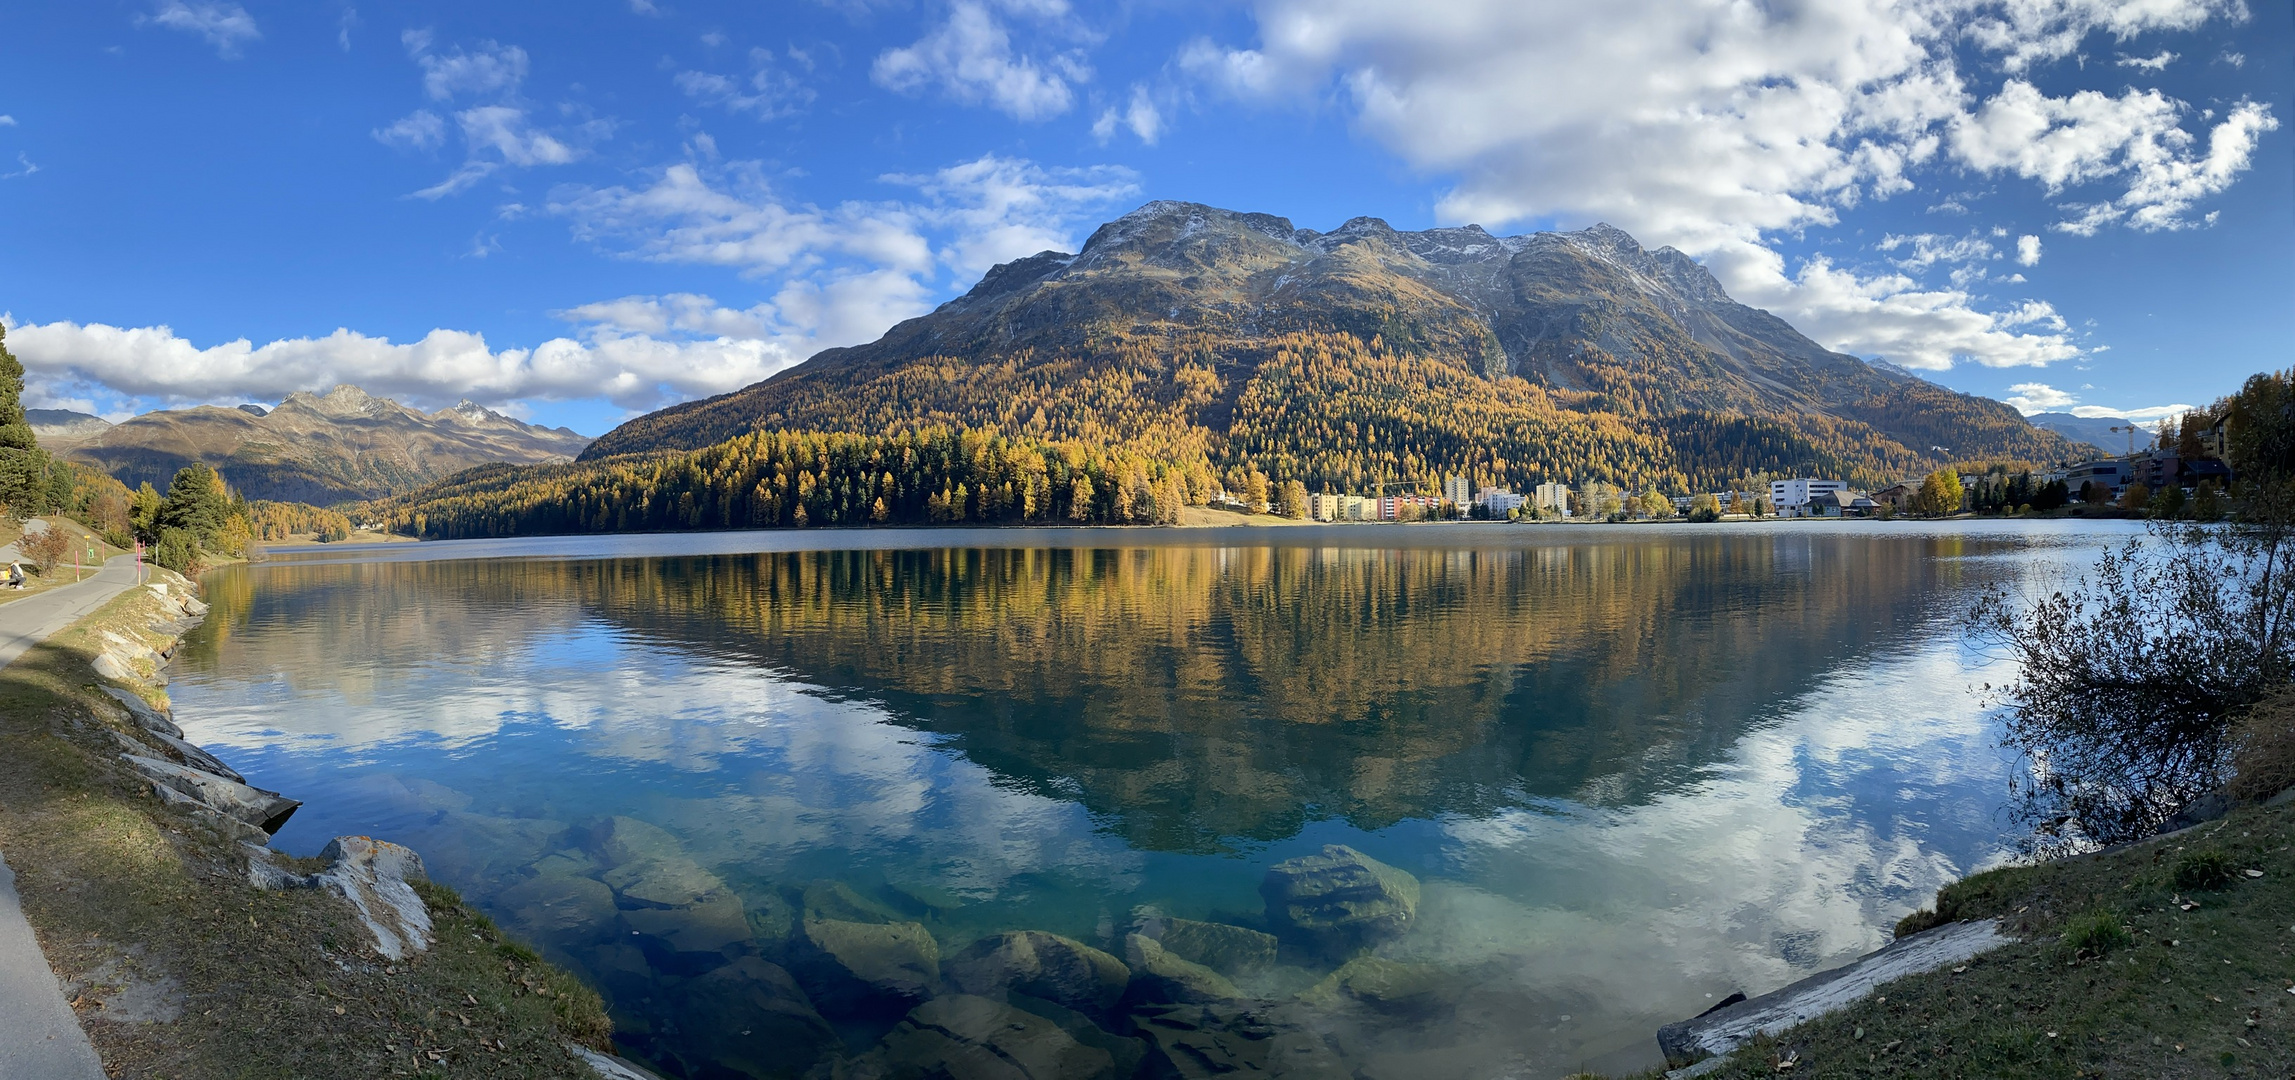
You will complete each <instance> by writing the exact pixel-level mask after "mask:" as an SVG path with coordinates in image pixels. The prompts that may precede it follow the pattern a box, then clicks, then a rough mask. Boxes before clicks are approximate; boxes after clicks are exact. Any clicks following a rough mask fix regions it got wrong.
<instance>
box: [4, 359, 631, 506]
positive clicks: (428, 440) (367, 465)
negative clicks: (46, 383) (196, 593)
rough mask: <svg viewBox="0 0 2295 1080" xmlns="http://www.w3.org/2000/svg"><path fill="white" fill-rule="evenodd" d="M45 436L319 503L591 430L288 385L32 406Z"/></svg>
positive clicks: (555, 443)
mask: <svg viewBox="0 0 2295 1080" xmlns="http://www.w3.org/2000/svg"><path fill="white" fill-rule="evenodd" d="M29 419H30V421H31V423H32V430H33V432H34V433H35V434H37V435H38V436H39V439H40V442H41V445H42V446H45V447H47V448H48V449H49V450H51V451H54V452H57V453H59V454H61V455H62V456H63V457H66V458H69V459H71V460H74V461H79V462H84V463H86V464H89V465H93V466H95V467H96V468H99V469H102V470H104V471H106V472H108V473H111V474H112V475H113V476H115V477H118V478H119V479H120V481H121V482H122V483H125V484H127V485H128V486H129V487H131V488H132V487H135V486H136V485H138V484H142V483H146V482H148V483H150V484H151V485H152V486H154V487H157V488H162V489H164V488H166V486H167V482H168V480H169V479H170V478H172V477H173V476H174V475H175V472H176V470H178V469H180V468H182V467H184V466H185V465H188V464H190V463H192V462H194V461H202V462H206V463H207V464H209V465H212V466H214V467H215V468H216V470H217V471H219V472H221V473H222V474H223V478H224V480H225V482H227V483H229V484H230V485H231V487H232V488H233V489H234V490H236V491H238V492H239V493H241V494H243V495H245V496H247V497H248V498H251V499H276V500H282V501H291V502H306V503H312V504H314V505H320V506H325V505H329V504H332V503H339V502H347V501H354V500H363V499H373V498H379V497H381V496H384V495H388V494H392V493H394V492H402V491H407V490H410V489H412V488H415V487H419V486H421V485H423V484H426V483H429V482H430V481H433V480H437V479H439V478H440V477H443V476H447V475H449V474H451V473H455V472H459V471H461V470H463V469H467V468H469V467H471V466H473V465H484V464H490V463H496V462H508V463H512V464H520V465H533V464H542V463H547V462H559V461H566V460H569V459H571V458H572V457H573V456H574V455H576V454H579V453H580V452H581V451H582V449H583V447H585V446H587V445H589V441H590V440H589V439H587V438H584V437H583V436H581V435H577V434H575V433H574V432H572V431H568V430H566V429H565V428H544V427H537V426H535V425H532V424H527V423H523V422H520V421H518V420H514V419H512V418H510V417H507V416H504V415H502V414H501V413H498V412H495V411H493V410H491V409H487V408H483V407H481V406H478V405H475V404H472V403H470V402H467V401H465V402H463V403H461V404H459V405H456V406H454V407H452V408H447V409H440V410H438V411H437V412H433V413H425V412H422V411H420V410H418V409H411V408H408V407H406V406H404V405H401V404H399V403H398V402H395V401H392V400H390V399H389V398H380V397H375V396H373V395H371V394H369V393H367V392H366V391H364V390H361V389H359V388H358V387H355V386H337V387H335V388H334V389H332V390H329V391H328V392H326V393H325V394H311V393H296V394H290V395H288V396H287V399H286V400H285V401H282V402H280V403H279V405H278V407H277V408H274V409H268V410H267V409H264V408H263V407H262V406H259V405H241V406H238V407H237V408H220V407H216V406H201V407H198V408H193V409H177V410H169V411H165V412H154V413H146V414H144V415H142V416H138V417H135V418H134V419H131V420H127V421H123V422H121V423H118V424H109V423H106V422H105V421H103V420H102V419H100V418H98V417H94V416H89V415H87V414H85V413H75V412H66V411H62V410H48V409H41V410H30V411H29Z"/></svg>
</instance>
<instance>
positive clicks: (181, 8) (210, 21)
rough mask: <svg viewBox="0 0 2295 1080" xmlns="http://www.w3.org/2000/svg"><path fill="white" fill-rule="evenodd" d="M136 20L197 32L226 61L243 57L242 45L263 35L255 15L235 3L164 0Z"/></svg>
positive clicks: (172, 28) (191, 32)
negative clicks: (240, 49)
mask: <svg viewBox="0 0 2295 1080" xmlns="http://www.w3.org/2000/svg"><path fill="white" fill-rule="evenodd" d="M136 21H138V22H144V23H151V24H153V25H157V26H164V27H167V28H168V29H170V30H181V31H183V32H184V33H187V34H197V35H199V36H200V37H201V38H202V39H204V40H206V42H207V43H208V44H209V45H212V46H214V47H215V55H217V56H220V57H222V58H224V59H226V60H231V59H236V58H237V57H238V56H239V46H240V45H242V44H244V43H246V42H250V41H255V40H258V39H260V38H262V36H263V31H262V30H261V29H260V28H258V27H257V26H256V25H255V17H254V16H252V15H249V14H247V9H246V8H243V7H240V6H239V5H238V4H235V3H227V2H201V0H160V3H159V5H158V6H157V7H154V8H153V9H152V12H151V14H149V15H146V16H142V17H140V18H138V19H137V20H136Z"/></svg>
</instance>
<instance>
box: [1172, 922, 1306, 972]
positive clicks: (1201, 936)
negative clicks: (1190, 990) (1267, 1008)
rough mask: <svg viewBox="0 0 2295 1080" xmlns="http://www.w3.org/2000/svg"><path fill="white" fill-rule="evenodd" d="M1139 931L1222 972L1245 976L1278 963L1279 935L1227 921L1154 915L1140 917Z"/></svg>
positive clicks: (1191, 960) (1188, 959)
mask: <svg viewBox="0 0 2295 1080" xmlns="http://www.w3.org/2000/svg"><path fill="white" fill-rule="evenodd" d="M1139 933H1140V936H1141V937H1146V938H1153V939H1155V941H1156V942H1157V943H1159V944H1161V945H1162V946H1163V947H1164V950H1165V951H1166V952H1169V953H1171V954H1172V955H1174V956H1177V957H1179V958H1181V959H1183V960H1187V961H1190V962H1192V963H1197V964H1201V965H1203V966H1204V967H1207V968H1210V969H1211V970H1213V971H1216V972H1219V973H1220V974H1222V975H1241V974H1244V973H1246V972H1252V971H1259V970H1262V969H1265V968H1269V967H1273V966H1274V964H1275V945H1276V942H1275V935H1273V934H1263V933H1260V932H1259V931H1257V930H1249V929H1245V928H1244V927H1240V926H1231V925H1229V924H1227V923H1215V922H1197V921H1195V920H1193V919H1174V918H1169V917H1166V916H1162V915H1150V916H1148V917H1146V918H1143V919H1141V920H1140V922H1139Z"/></svg>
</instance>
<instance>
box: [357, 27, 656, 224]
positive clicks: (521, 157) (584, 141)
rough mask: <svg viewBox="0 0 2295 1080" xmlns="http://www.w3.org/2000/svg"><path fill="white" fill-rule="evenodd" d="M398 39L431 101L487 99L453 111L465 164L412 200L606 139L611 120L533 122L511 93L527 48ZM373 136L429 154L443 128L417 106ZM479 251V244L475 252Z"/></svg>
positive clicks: (568, 158)
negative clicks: (551, 125) (440, 46)
mask: <svg viewBox="0 0 2295 1080" xmlns="http://www.w3.org/2000/svg"><path fill="white" fill-rule="evenodd" d="M399 40H400V41H401V42H402V43H404V44H405V46H406V51H407V56H408V57H409V58H411V59H413V60H414V62H415V65H416V66H417V67H419V68H421V69H422V88H423V93H424V94H425V95H426V96H428V97H429V98H431V99H432V100H434V101H442V102H444V101H453V100H455V99H457V98H479V99H491V100H489V101H488V102H487V103H485V104H476V105H472V106H471V107H469V108H465V109H461V110H459V111H457V112H455V113H454V122H455V128H456V130H457V131H459V132H460V133H461V135H462V142H463V149H464V160H463V162H462V164H461V165H460V166H458V167H457V168H456V169H455V170H454V171H453V172H452V173H449V174H447V176H446V178H445V179H443V180H440V181H439V182H438V183H436V184H432V185H431V186H429V187H426V188H423V189H421V190H419V191H416V192H414V193H413V195H414V197H415V198H418V199H442V198H445V197H446V196H449V195H454V194H458V193H460V192H462V191H466V190H468V189H469V188H470V187H471V186H473V185H475V184H477V183H478V182H479V181H481V180H484V179H485V178H487V177H489V176H492V175H494V174H495V173H497V172H499V171H501V170H502V169H504V168H531V167H534V166H539V165H564V164H567V163H569V162H572V161H575V160H577V159H579V158H581V157H582V156H583V155H584V154H586V153H587V152H588V150H587V148H588V145H589V144H591V143H594V142H598V141H601V140H604V139H606V138H610V137H611V136H612V134H613V128H614V125H613V122H612V121H610V120H601V119H589V120H586V121H583V122H581V123H577V124H573V125H571V126H569V127H562V128H560V129H558V130H555V131H550V130H544V129H543V128H542V127H541V126H539V125H537V124H536V123H535V122H534V120H533V118H532V114H531V111H530V110H529V108H528V103H527V102H525V101H524V100H522V99H521V98H520V97H519V94H518V90H519V86H520V84H521V83H523V82H524V81H525V79H526V73H527V69H528V64H529V62H528V59H527V56H526V50H524V49H521V48H519V47H518V46H515V45H502V44H499V43H496V42H493V41H483V42H480V43H479V45H478V47H477V48H476V49H475V50H465V49H463V48H461V47H459V46H457V47H456V48H455V49H454V50H453V51H451V52H439V51H436V50H434V49H433V48H432V47H431V46H432V36H431V32H430V31H428V30H408V31H406V32H404V33H402V34H400V35H399ZM560 112H561V113H564V114H567V115H576V114H578V113H579V110H576V109H573V108H571V107H561V109H560ZM372 134H373V135H374V137H375V139H376V140H377V141H380V142H382V143H383V144H384V145H386V146H393V147H397V148H400V149H412V150H431V149H435V148H437V147H438V146H439V145H441V144H442V143H444V142H445V138H446V123H445V121H444V120H443V119H442V118H440V117H439V116H438V114H436V113H433V112H431V111H430V110H428V109H418V110H416V111H415V112H413V113H409V114H408V115H406V116H404V117H401V118H400V119H398V120H396V121H394V122H392V123H391V124H390V126H388V127H384V128H378V129H376V130H375V131H374V132H373V133H372ZM484 250H485V248H484V246H483V245H481V246H480V247H479V248H478V249H477V251H480V252H483V251H484Z"/></svg>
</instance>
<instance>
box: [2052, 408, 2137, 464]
mask: <svg viewBox="0 0 2295 1080" xmlns="http://www.w3.org/2000/svg"><path fill="white" fill-rule="evenodd" d="M2024 419H2025V420H2027V421H2029V422H2030V423H2031V424H2032V426H2033V427H2036V428H2045V429H2047V430H2049V431H2053V432H2055V433H2056V434H2058V435H2062V436H2063V437H2065V438H2067V439H2070V440H2072V441H2073V442H2083V443H2087V444H2088V445H2090V446H2093V447H2096V448H2097V449H2099V450H2102V451H2103V452H2104V453H2106V454H2124V453H2126V452H2127V450H2128V432H2127V430H2126V429H2127V428H2128V427H2129V426H2130V425H2131V424H2132V423H2133V422H2132V421H2128V420H2123V419H2121V418H2119V417H2117V416H2074V415H2072V414H2071V413H2068V412H2044V413H2033V414H2032V415H2030V416H2027V417H2025V418H2024ZM2134 426H2136V427H2143V425H2141V424H2135V425H2134ZM2115 427H2116V428H2119V429H2120V430H2118V431H2114V430H2112V429H2113V428H2115ZM2150 431H2151V429H2150V428H2148V427H2147V428H2144V429H2143V430H2142V431H2138V432H2136V433H2135V445H2137V446H2142V445H2144V444H2146V443H2149V442H2151V441H2152V436H2151V435H2150V434H2149V432H2150Z"/></svg>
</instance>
